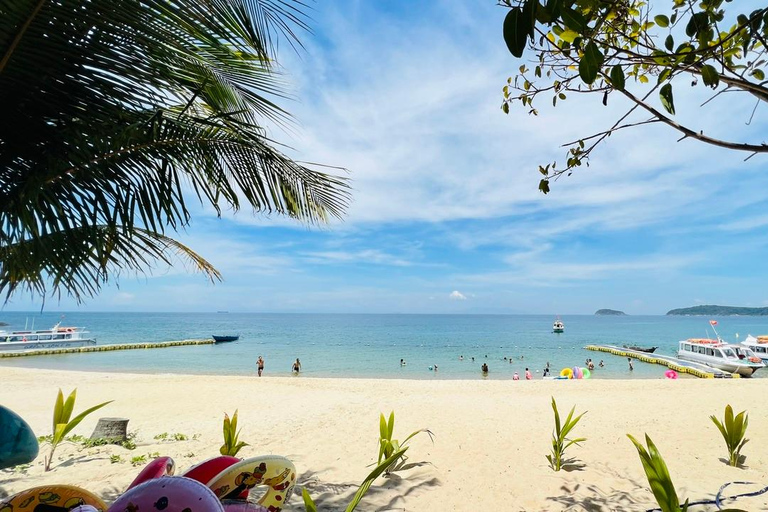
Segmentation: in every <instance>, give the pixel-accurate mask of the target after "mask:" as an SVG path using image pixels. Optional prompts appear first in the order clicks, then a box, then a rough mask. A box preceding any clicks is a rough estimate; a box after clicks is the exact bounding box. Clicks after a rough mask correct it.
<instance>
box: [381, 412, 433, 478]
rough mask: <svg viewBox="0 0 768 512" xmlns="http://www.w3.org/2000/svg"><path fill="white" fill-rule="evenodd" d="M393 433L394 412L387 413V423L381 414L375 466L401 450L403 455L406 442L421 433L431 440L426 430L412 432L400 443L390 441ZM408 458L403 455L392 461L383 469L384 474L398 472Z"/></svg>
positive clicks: (430, 435)
mask: <svg viewBox="0 0 768 512" xmlns="http://www.w3.org/2000/svg"><path fill="white" fill-rule="evenodd" d="M394 431H395V412H394V411H392V412H390V413H389V421H387V420H386V418H384V414H381V415H380V417H379V458H378V460H377V461H376V464H377V465H380V464H381V463H382V461H383V460H388V459H390V458H391V457H392V455H393V454H395V453H397V452H399V451H401V450H402V453H403V454H404V453H405V450H403V448H404V447H405V445H406V444H408V441H410V440H411V439H412V438H413V437H414V436H416V434H420V433H422V432H426V433H427V435H429V438H430V439H432V438H433V434H432V432H431V431H429V430H428V429H425V428H423V429H421V430H417V431H415V432H412V433H411V435H409V436H408V437H406V438H405V440H404V441H403V442H402V443H401V442H399V441H398V440H397V439H392V435H393V434H394ZM407 459H408V458H407V457H406V456H405V455H402V456H401V457H398V458H395V459H392V462H390V464H389V465H388V466H386V467H385V468H384V471H385V473H386V474H390V473H391V472H392V471H398V470H400V469H402V468H403V466H404V465H405V461H406V460H407Z"/></svg>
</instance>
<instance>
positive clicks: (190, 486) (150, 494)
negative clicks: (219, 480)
mask: <svg viewBox="0 0 768 512" xmlns="http://www.w3.org/2000/svg"><path fill="white" fill-rule="evenodd" d="M155 510H160V511H162V512H224V507H223V505H222V504H221V502H220V501H219V498H217V497H216V495H215V494H214V493H213V491H212V490H210V489H209V488H208V487H206V486H205V485H203V484H201V483H200V482H198V481H197V480H192V479H191V478H185V477H183V476H169V477H166V478H155V479H152V480H148V481H146V482H144V483H143V484H140V485H137V486H136V487H134V488H133V489H130V490H129V491H127V492H126V493H125V494H123V495H122V496H120V497H119V498H117V500H115V502H114V503H113V504H112V506H111V507H109V509H108V512H135V511H155Z"/></svg>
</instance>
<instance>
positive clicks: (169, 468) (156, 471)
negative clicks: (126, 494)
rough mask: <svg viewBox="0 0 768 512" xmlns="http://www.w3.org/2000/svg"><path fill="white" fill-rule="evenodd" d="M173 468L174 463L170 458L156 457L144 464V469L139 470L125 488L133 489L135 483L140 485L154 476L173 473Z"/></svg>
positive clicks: (158, 476)
mask: <svg viewBox="0 0 768 512" xmlns="http://www.w3.org/2000/svg"><path fill="white" fill-rule="evenodd" d="M174 468H175V465H174V463H173V459H172V458H170V457H158V458H156V459H155V460H153V461H151V462H150V463H149V464H147V465H146V466H144V469H142V470H141V473H139V476H137V477H136V478H134V479H133V482H131V485H129V486H128V489H126V490H130V489H133V488H134V487H136V486H137V485H141V484H143V483H144V482H147V481H149V480H153V479H155V478H160V477H162V476H171V475H173V471H174Z"/></svg>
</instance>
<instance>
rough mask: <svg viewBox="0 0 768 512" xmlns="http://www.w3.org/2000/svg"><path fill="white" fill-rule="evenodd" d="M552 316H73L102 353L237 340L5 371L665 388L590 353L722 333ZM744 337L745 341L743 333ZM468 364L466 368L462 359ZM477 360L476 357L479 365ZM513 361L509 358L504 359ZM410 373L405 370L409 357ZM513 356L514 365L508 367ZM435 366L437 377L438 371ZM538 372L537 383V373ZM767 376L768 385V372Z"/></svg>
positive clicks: (653, 372) (672, 324)
mask: <svg viewBox="0 0 768 512" xmlns="http://www.w3.org/2000/svg"><path fill="white" fill-rule="evenodd" d="M60 317H61V314H60V313H42V314H41V313H39V312H38V313H15V312H5V313H0V321H4V322H7V323H9V324H11V325H10V326H9V327H6V328H5V329H21V328H24V326H25V322H28V324H31V322H32V320H34V322H35V328H40V329H42V328H47V327H50V326H52V325H53V324H54V323H56V322H57V321H59V319H60ZM715 319H716V320H718V326H717V329H718V331H719V333H720V335H721V337H722V338H723V339H725V340H727V341H736V340H737V339H743V338H744V337H745V336H746V335H747V334H748V333H751V334H753V335H758V334H768V317H725V318H715ZM553 320H554V316H552V315H402V314H393V315H345V314H337V315H332V314H317V315H315V314H245V313H76V312H74V313H67V314H66V316H65V318H64V320H63V322H62V325H71V326H83V327H86V328H87V329H88V330H89V331H90V332H91V333H92V334H93V335H94V336H95V337H96V339H97V341H98V342H99V343H100V344H112V343H138V342H149V341H169V340H180V339H187V338H209V337H210V336H211V335H212V334H239V335H240V340H239V341H237V342H234V343H225V344H221V345H206V346H190V347H177V348H167V349H153V350H128V351H110V352H97V353H86V354H67V355H55V356H35V357H25V358H13V359H0V367H2V366H15V367H19V366H23V367H33V368H48V369H62V370H90V371H107V372H122V371H128V372H142V373H190V374H214V375H233V374H236V375H251V374H255V362H256V359H257V358H258V356H260V355H261V356H263V357H264V359H265V361H266V369H265V375H268V376H269V375H281V376H287V375H290V370H291V363H292V362H293V360H295V359H296V358H297V357H298V358H300V359H301V363H302V369H303V371H302V376H305V377H355V378H358V377H375V378H406V379H479V378H481V374H480V365H481V364H483V363H487V364H488V366H489V369H490V373H489V376H488V378H490V379H511V378H512V376H513V374H514V372H518V373H519V374H520V375H521V377H522V375H523V373H524V371H525V368H526V367H529V368H530V369H531V371H532V372H533V373H534V376H535V377H540V376H541V370H542V369H543V368H544V366H545V365H546V363H547V362H549V363H550V366H551V368H552V369H553V370H555V371H556V372H559V371H560V369H562V368H564V367H573V366H574V365H577V364H578V365H580V366H584V362H585V360H586V359H587V358H592V359H593V360H594V361H595V362H599V361H600V360H601V359H603V360H604V361H605V364H606V366H605V368H603V369H599V368H598V369H596V371H595V372H593V378H663V375H664V371H665V370H666V368H665V367H662V366H657V365H650V364H645V363H641V362H639V361H635V363H634V366H635V369H634V371H632V372H630V371H629V369H628V365H627V361H626V359H624V358H620V357H616V356H612V355H610V354H605V353H601V352H591V351H588V350H584V349H583V347H584V346H585V345H588V344H613V345H623V344H638V345H644V346H658V347H659V349H658V352H659V353H664V354H670V355H671V354H674V352H675V351H676V348H677V342H678V340H680V339H684V338H690V337H705V336H709V335H712V331H711V328H710V326H709V320H710V318H709V317H668V316H623V317H609V316H588V315H582V316H580V315H573V316H569V315H565V316H562V320H563V322H564V323H565V333H563V334H554V333H552V332H551V330H552V321H553ZM737 334H738V335H739V338H737V337H736V335H737ZM462 355H463V356H464V360H463V361H460V360H459V356H462ZM472 357H474V358H475V360H474V362H473V361H472V359H471V358H472ZM505 357H506V358H508V359H507V360H505V359H504V358H505ZM401 358H402V359H405V360H406V362H407V365H406V366H400V359H401ZM509 358H511V359H512V362H511V363H510V362H509ZM434 365H437V367H438V371H437V372H435V371H430V370H429V367H430V366H434ZM536 371H538V372H539V373H538V375H537V374H536ZM756 376H757V377H762V378H768V368H766V369H765V370H762V371H759V372H758V373H757V375H756Z"/></svg>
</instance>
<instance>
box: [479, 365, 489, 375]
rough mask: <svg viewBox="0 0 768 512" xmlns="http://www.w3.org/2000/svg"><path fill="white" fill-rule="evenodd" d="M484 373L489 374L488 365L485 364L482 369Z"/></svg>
mask: <svg viewBox="0 0 768 512" xmlns="http://www.w3.org/2000/svg"><path fill="white" fill-rule="evenodd" d="M480 369H481V370H482V372H483V373H488V365H487V364H485V363H483V366H482V367H481V368H480Z"/></svg>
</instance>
